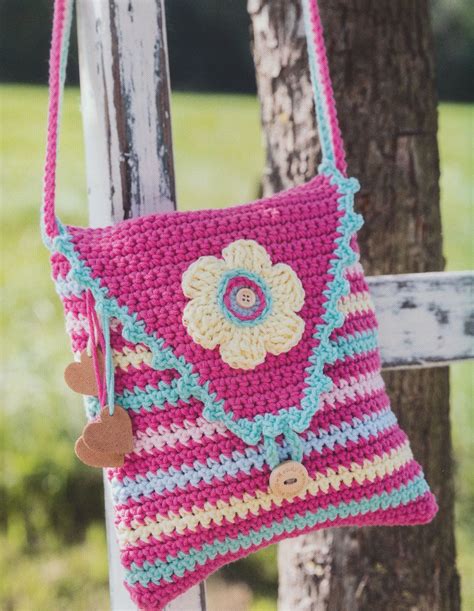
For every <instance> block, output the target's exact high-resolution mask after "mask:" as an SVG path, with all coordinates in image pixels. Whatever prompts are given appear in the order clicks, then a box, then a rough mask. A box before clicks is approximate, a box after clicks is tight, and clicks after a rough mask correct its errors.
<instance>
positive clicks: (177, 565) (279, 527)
mask: <svg viewBox="0 0 474 611" xmlns="http://www.w3.org/2000/svg"><path fill="white" fill-rule="evenodd" d="M427 492H429V488H428V484H427V483H426V481H425V478H424V476H423V475H418V476H416V477H415V478H413V479H412V480H411V481H410V482H409V483H408V484H402V485H401V486H400V487H399V488H398V489H395V490H392V491H391V492H382V493H381V494H375V495H373V496H372V497H370V499H363V500H362V501H350V502H349V503H344V502H341V503H339V504H338V505H332V504H331V505H329V506H328V507H327V509H323V508H321V509H318V510H317V511H316V512H310V511H307V512H306V513H305V514H304V515H296V516H295V517H293V518H283V519H282V520H281V521H279V522H274V523H273V524H272V525H271V526H263V527H262V528H260V529H259V530H251V531H250V533H249V534H248V535H244V534H242V533H240V534H238V535H237V536H236V537H226V538H225V539H215V540H214V542H213V543H205V544H204V545H203V546H202V548H201V549H196V548H191V550H190V551H189V552H188V553H185V552H182V551H180V552H178V553H177V554H176V556H171V555H169V556H167V557H166V560H157V561H156V562H154V563H153V564H152V563H150V562H148V561H147V560H145V562H144V563H143V566H142V567H139V566H137V565H136V564H135V563H134V562H132V564H131V566H130V569H129V571H128V574H127V581H128V582H129V583H130V584H131V585H133V584H135V583H137V582H138V583H140V584H141V585H142V586H147V585H148V584H149V583H150V582H153V583H154V584H158V583H160V582H161V581H166V582H169V583H171V582H173V581H174V577H183V576H184V574H185V573H186V571H194V570H195V568H196V566H197V565H201V566H203V565H205V564H206V562H208V561H209V560H213V559H215V558H216V557H217V556H226V555H227V554H232V553H237V552H238V551H240V550H241V549H248V548H250V547H253V546H255V545H261V544H262V543H263V542H265V541H266V542H270V541H272V539H274V538H275V537H277V536H279V535H282V534H284V533H293V532H294V531H298V530H303V529H306V528H313V527H314V526H316V525H317V524H322V523H324V522H327V521H334V520H337V519H338V518H340V519H344V518H348V517H350V516H353V517H355V516H358V515H365V514H367V513H373V512H375V511H378V510H387V509H392V508H396V507H399V506H400V505H402V504H403V505H407V504H408V503H410V502H412V501H415V500H416V499H417V498H420V497H422V496H423V495H424V494H426V493H427Z"/></svg>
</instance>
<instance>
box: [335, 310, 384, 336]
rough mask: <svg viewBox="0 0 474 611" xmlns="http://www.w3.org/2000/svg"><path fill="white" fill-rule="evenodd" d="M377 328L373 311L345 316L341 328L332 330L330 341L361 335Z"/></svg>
mask: <svg viewBox="0 0 474 611" xmlns="http://www.w3.org/2000/svg"><path fill="white" fill-rule="evenodd" d="M377 328H378V324H377V320H376V318H375V312H374V311H373V310H371V311H366V312H353V313H351V314H349V315H347V316H346V320H345V322H344V324H343V325H342V327H340V328H339V329H334V331H333V333H332V334H331V339H333V340H337V338H339V337H347V336H348V335H354V333H363V332H364V331H372V330H373V329H377Z"/></svg>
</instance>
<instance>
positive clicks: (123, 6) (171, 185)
mask: <svg viewBox="0 0 474 611" xmlns="http://www.w3.org/2000/svg"><path fill="white" fill-rule="evenodd" d="M77 17H78V19H77V26H78V37H79V62H80V78H81V106H82V115H83V124H84V133H85V148H86V170H87V182H88V196H89V221H90V224H91V225H92V226H102V225H110V224H112V223H116V222H118V221H121V220H123V219H126V218H135V217H138V216H143V215H145V214H151V213H156V212H171V211H173V210H174V209H175V208H176V196H175V182H174V166H173V150H172V139H171V117H170V103H169V73H168V52H167V43H166V28H165V16H164V3H163V0H129V1H128V2H124V1H122V0H79V1H78V2H77ZM104 493H105V513H106V527H107V542H108V557H109V582H110V601H111V608H112V610H113V611H134V610H136V606H135V605H134V604H133V603H132V602H131V600H130V597H129V594H128V592H127V590H126V588H125V587H124V585H123V581H124V571H123V568H122V566H121V563H120V553H119V549H118V545H117V540H116V537H115V531H114V526H113V507H112V497H111V490H110V486H109V483H108V480H107V478H106V477H104ZM167 609H168V611H184V610H186V611H203V610H205V589H204V584H201V585H198V586H196V587H194V588H192V589H191V590H190V591H189V592H187V593H186V594H185V595H183V596H181V597H179V598H178V599H177V600H176V601H174V602H173V603H172V604H171V605H169V606H168V607H167Z"/></svg>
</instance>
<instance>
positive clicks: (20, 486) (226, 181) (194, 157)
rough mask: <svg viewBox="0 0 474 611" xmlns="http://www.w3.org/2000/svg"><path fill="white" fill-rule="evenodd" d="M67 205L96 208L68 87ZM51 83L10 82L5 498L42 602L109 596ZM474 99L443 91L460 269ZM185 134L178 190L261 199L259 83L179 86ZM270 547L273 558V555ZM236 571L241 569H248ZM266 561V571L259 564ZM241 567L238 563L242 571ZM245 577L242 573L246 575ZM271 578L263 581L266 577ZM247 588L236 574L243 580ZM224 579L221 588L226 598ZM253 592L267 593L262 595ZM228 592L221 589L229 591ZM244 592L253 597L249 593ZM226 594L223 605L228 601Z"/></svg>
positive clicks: (457, 439) (20, 586) (464, 472)
mask: <svg viewBox="0 0 474 611" xmlns="http://www.w3.org/2000/svg"><path fill="white" fill-rule="evenodd" d="M65 102H66V104H65V113H64V117H63V122H62V126H63V135H62V140H61V156H60V160H61V162H60V172H59V194H58V198H59V213H60V216H61V218H62V219H63V220H65V221H67V222H72V223H85V221H86V187H85V175H84V158H83V142H82V134H81V125H80V120H81V119H80V113H79V94H78V91H77V90H69V91H67V93H66V97H65ZM45 111H46V90H45V89H44V88H35V87H21V86H4V87H2V108H1V113H2V118H1V160H2V161H1V173H2V178H1V180H2V183H1V184H2V190H1V195H2V219H1V220H2V259H1V262H2V265H1V275H2V278H1V280H2V286H3V293H2V299H3V307H2V318H1V338H2V346H3V350H2V360H3V362H2V370H3V372H4V373H3V375H4V378H3V387H4V393H3V396H4V399H5V401H4V405H3V406H2V407H3V409H2V419H1V422H0V427H1V429H0V433H1V438H2V441H3V481H2V482H1V483H0V486H1V488H0V490H1V492H2V497H3V499H4V502H2V504H1V508H0V571H1V574H2V579H1V580H0V607H1V608H2V609H7V610H13V609H14V610H18V611H30V610H32V609H35V610H41V611H42V610H43V609H52V610H58V609H68V610H73V611H79V610H84V611H86V610H87V611H90V610H91V609H100V610H102V609H106V608H107V596H108V595H107V564H106V552H105V539H104V532H103V529H102V527H101V519H102V503H101V500H100V490H101V475H100V473H98V472H95V471H92V470H90V469H88V468H86V467H83V466H81V464H80V463H79V462H78V461H77V460H76V459H75V457H74V454H73V451H72V447H73V443H74V440H75V438H76V437H77V434H78V432H79V431H80V429H81V426H82V423H83V409H82V405H81V400H80V399H79V398H76V397H72V396H71V394H70V393H69V392H68V390H67V389H66V388H65V387H64V384H63V381H62V379H63V377H62V376H63V369H64V366H65V364H67V363H68V362H69V360H70V353H69V348H68V342H67V340H66V337H65V334H64V328H63V323H62V312H61V307H60V304H59V301H58V299H57V296H56V294H55V293H54V290H53V285H52V283H51V281H50V278H49V264H48V255H47V252H46V250H45V249H44V248H43V246H42V244H41V241H40V236H39V228H38V211H39V202H40V195H41V170H42V164H43V143H44V137H45ZM473 123H474V106H459V105H441V107H440V148H441V166H442V185H441V186H442V212H443V225H444V248H445V255H446V258H447V267H448V269H450V270H460V269H468V268H472V267H474V265H473V245H472V235H473V212H472V199H473V186H474V183H473V178H472V167H473V158H472V127H473ZM173 135H174V146H175V161H176V171H177V183H178V204H179V207H180V208H181V209H184V208H190V207H193V208H203V207H214V206H222V205H226V204H228V203H230V202H232V203H238V202H244V201H246V200H251V199H253V198H254V197H255V194H256V193H257V189H258V184H259V177H260V175H261V170H262V167H263V151H262V144H261V135H260V128H259V116H258V104H257V101H256V100H255V99H253V98H251V97H241V96H217V95H194V94H177V95H175V96H174V97H173ZM470 374H471V375H472V367H470V366H469V365H466V364H463V365H457V366H455V367H453V368H452V372H451V377H452V423H453V438H454V445H455V459H456V491H457V499H458V502H457V533H458V546H459V552H460V554H459V567H460V570H461V572H462V574H463V576H464V577H465V579H464V581H463V596H464V608H465V609H466V610H467V609H472V608H474V590H473V586H472V585H470V583H469V582H471V584H472V582H473V580H472V575H473V574H474V552H473V546H472V543H473V539H474V536H473V535H472V534H469V533H470V532H471V533H472V532H474V531H473V525H474V517H473V516H474V476H473V473H472V468H470V464H472V460H473V459H474V445H473V443H472V437H473V426H472V399H471V397H472V386H471V383H470ZM271 556H274V552H273V551H272V550H270V551H269V552H265V554H264V555H262V554H259V555H256V556H255V557H253V558H252V559H251V560H250V561H248V562H247V563H246V564H245V563H244V564H239V565H238V566H239V570H240V581H246V582H247V583H252V590H253V593H254V595H252V593H251V592H250V591H249V589H248V586H247V587H246V586H244V585H243V586H241V587H240V589H239V590H238V593H235V592H237V591H235V592H234V593H235V597H238V596H241V597H242V601H245V604H246V605H249V604H251V605H252V607H253V609H254V610H257V609H258V610H259V611H263V610H264V609H272V608H274V604H273V603H272V598H271V595H272V594H273V595H276V589H275V572H276V569H275V564H274V562H273V561H270V557H271ZM262 557H264V558H265V560H266V561H265V562H264V563H263V562H262ZM234 573H235V571H234ZM255 574H257V575H258V582H257V581H256V580H255V577H254V579H253V581H252V575H255ZM234 576H235V575H234ZM237 577H239V575H237ZM258 584H259V585H258ZM229 587H232V588H235V587H236V586H235V585H232V586H229ZM218 596H219V592H218V588H217V585H216V586H215V587H214V588H213V591H212V597H213V600H218ZM252 597H253V602H251V601H252ZM216 604H217V603H216ZM242 604H244V602H243V603H242ZM217 606H219V605H218V604H217Z"/></svg>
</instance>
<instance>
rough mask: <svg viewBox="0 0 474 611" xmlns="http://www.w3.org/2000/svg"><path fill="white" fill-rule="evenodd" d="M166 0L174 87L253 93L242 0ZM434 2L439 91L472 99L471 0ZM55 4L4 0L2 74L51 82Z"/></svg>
mask: <svg viewBox="0 0 474 611" xmlns="http://www.w3.org/2000/svg"><path fill="white" fill-rule="evenodd" d="M165 3H166V13H167V23H168V42H169V49H170V68H171V77H172V79H171V80H172V85H173V88H174V89H175V90H176V89H177V90H185V91H219V92H226V91H233V92H240V93H254V92H255V76H254V69H253V63H252V58H251V56H250V53H249V45H248V32H249V21H248V16H247V13H246V9H245V5H246V2H245V0H226V2H222V1H221V0H199V2H196V0H166V1H165ZM431 4H432V15H433V31H434V36H435V43H436V60H437V67H438V90H439V96H440V99H441V100H446V101H448V100H449V101H464V102H467V101H474V62H473V57H474V7H473V3H472V0H431ZM51 5H52V2H51V0H0V28H1V32H0V34H1V35H0V58H1V65H0V80H2V81H4V82H5V81H7V82H26V83H44V82H46V79H47V57H48V46H49V28H50V21H51ZM189 49H194V50H195V52H193V53H189ZM222 49H225V53H222V51H221V50H222ZM71 55H72V57H71V63H70V70H69V78H70V82H71V83H77V82H78V80H79V77H78V68H77V47H76V44H75V42H74V44H73V46H72V53H71Z"/></svg>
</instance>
